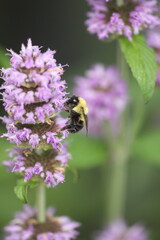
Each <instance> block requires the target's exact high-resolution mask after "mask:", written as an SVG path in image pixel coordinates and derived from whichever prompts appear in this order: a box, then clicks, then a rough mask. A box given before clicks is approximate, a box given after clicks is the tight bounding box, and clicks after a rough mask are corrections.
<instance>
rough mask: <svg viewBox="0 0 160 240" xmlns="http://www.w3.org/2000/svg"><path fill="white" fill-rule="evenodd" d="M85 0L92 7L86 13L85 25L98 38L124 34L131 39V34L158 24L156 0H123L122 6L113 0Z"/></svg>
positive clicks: (159, 21) (159, 23)
mask: <svg viewBox="0 0 160 240" xmlns="http://www.w3.org/2000/svg"><path fill="white" fill-rule="evenodd" d="M87 1H88V3H89V5H90V6H91V8H92V9H91V11H90V12H89V13H88V14H87V16H88V19H87V20H86V26H87V29H88V31H89V32H90V33H91V34H97V35H98V38H99V39H108V38H111V39H112V38H115V37H117V36H121V35H124V36H125V37H127V38H128V39H129V40H130V41H132V35H133V34H139V33H140V31H142V30H143V29H146V28H147V29H148V28H154V27H155V26H157V25H160V18H159V17H158V16H156V14H157V12H158V8H157V6H156V5H157V2H156V0H149V1H145V0H124V4H123V5H122V6H117V4H116V1H114V0H110V1H106V0H87Z"/></svg>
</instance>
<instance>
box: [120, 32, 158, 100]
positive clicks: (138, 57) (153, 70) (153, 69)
mask: <svg viewBox="0 0 160 240" xmlns="http://www.w3.org/2000/svg"><path fill="white" fill-rule="evenodd" d="M120 46H121V50H122V52H123V54H124V57H125V59H126V61H127V63H128V65H129V66H130V68H131V71H132V73H133V76H134V77H135V79H136V80H137V82H138V84H139V87H140V88H141V91H142V94H143V96H144V99H145V101H148V100H149V99H150V98H151V96H152V94H153V91H154V87H155V82H156V76H157V63H156V58H155V54H154V51H153V49H151V48H149V47H148V46H147V45H146V42H145V39H144V37H143V36H142V35H134V36H133V41H129V40H128V39H127V38H125V37H121V38H120Z"/></svg>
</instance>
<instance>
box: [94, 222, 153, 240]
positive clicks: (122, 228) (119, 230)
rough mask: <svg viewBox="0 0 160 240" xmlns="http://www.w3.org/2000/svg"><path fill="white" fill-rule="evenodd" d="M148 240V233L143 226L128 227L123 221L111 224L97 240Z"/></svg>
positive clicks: (98, 235)
mask: <svg viewBox="0 0 160 240" xmlns="http://www.w3.org/2000/svg"><path fill="white" fill-rule="evenodd" d="M122 239H123V240H148V236H147V232H146V230H145V229H144V227H142V226H141V225H138V224H136V225H133V226H131V227H128V226H127V224H126V223H125V222H124V221H123V220H118V221H115V222H113V223H110V224H109V226H107V227H106V228H105V229H104V230H103V231H102V232H99V233H98V234H97V236H96V237H95V240H122Z"/></svg>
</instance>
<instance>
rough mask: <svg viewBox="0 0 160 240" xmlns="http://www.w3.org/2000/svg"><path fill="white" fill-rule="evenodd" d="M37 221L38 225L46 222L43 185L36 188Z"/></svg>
mask: <svg viewBox="0 0 160 240" xmlns="http://www.w3.org/2000/svg"><path fill="white" fill-rule="evenodd" d="M37 220H38V222H39V223H44V222H45V220H46V193H45V186H44V184H43V183H40V184H39V186H38V187H37Z"/></svg>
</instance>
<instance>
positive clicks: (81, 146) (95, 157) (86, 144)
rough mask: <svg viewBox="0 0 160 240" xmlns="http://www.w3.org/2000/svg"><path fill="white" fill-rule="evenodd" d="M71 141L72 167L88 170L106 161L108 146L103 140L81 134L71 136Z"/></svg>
mask: <svg viewBox="0 0 160 240" xmlns="http://www.w3.org/2000/svg"><path fill="white" fill-rule="evenodd" d="M70 139H71V140H72V142H71V143H70V145H69V152H70V153H71V155H72V158H73V160H70V162H69V164H70V165H71V166H74V167H76V168H79V169H87V168H92V167H96V166H98V165H100V164H101V163H102V162H103V161H104V160H105V159H106V155H107V153H106V146H105V144H104V142H103V141H102V140H99V139H95V138H91V137H87V136H85V135H80V134H75V135H71V136H70Z"/></svg>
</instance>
